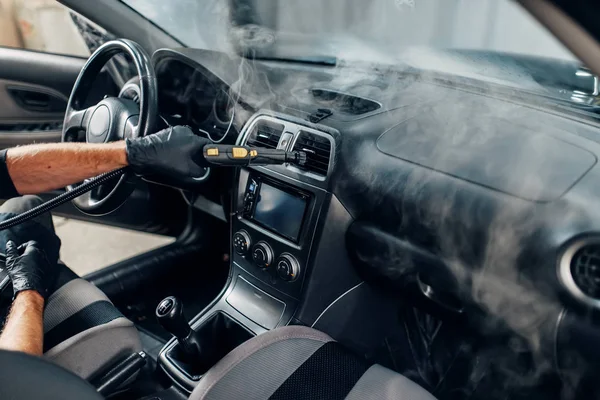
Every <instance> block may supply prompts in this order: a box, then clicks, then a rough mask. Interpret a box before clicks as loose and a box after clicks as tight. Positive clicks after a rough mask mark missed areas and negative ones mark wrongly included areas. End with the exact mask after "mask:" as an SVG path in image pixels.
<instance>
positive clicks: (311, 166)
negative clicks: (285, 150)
mask: <svg viewBox="0 0 600 400" xmlns="http://www.w3.org/2000/svg"><path fill="white" fill-rule="evenodd" d="M294 151H303V152H305V153H306V165H305V166H304V167H303V169H305V170H307V171H310V172H313V173H315V174H317V175H322V176H327V170H328V169H329V161H330V159H331V142H330V141H329V139H327V138H326V137H323V136H319V135H316V134H314V133H310V132H305V131H301V132H300V133H299V134H298V138H297V139H296V143H295V144H294Z"/></svg>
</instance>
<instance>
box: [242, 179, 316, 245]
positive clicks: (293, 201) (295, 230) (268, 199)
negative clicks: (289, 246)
mask: <svg viewBox="0 0 600 400" xmlns="http://www.w3.org/2000/svg"><path fill="white" fill-rule="evenodd" d="M307 200H308V199H307V198H306V197H304V196H302V195H299V194H292V193H288V192H286V191H283V190H281V189H278V188H276V187H273V186H271V185H268V184H266V183H262V184H261V186H260V191H259V193H258V198H257V201H256V207H255V209H254V215H253V219H254V221H256V222H258V223H259V224H261V225H263V226H264V227H265V228H268V229H271V230H273V231H275V232H277V233H279V234H281V235H283V236H285V237H287V238H288V239H291V240H293V241H295V242H297V241H298V237H299V236H300V229H301V228H302V220H303V218H304V213H305V212H306V206H307V205H308V201H307Z"/></svg>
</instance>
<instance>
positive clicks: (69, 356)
mask: <svg viewBox="0 0 600 400" xmlns="http://www.w3.org/2000/svg"><path fill="white" fill-rule="evenodd" d="M42 202H43V201H42V199H41V198H39V197H37V196H31V195H28V196H23V197H17V198H12V199H9V200H7V201H6V202H4V203H3V204H2V205H1V206H0V213H1V214H3V215H9V216H10V215H12V214H21V213H23V212H25V211H28V210H30V209H32V208H33V207H36V206H38V205H40V204H42ZM49 237H52V238H54V239H55V240H58V239H57V238H56V233H55V231H54V225H53V223H52V218H51V217H50V214H49V213H46V214H42V215H40V216H39V217H36V218H34V219H33V220H32V221H28V222H27V223H26V224H23V225H20V226H17V227H16V228H14V229H12V228H11V229H9V230H6V231H3V232H0V242H2V243H0V246H5V243H6V241H7V240H8V239H10V240H13V241H15V242H16V243H24V242H26V241H28V240H38V242H41V241H43V240H47V238H49ZM58 268H59V270H58V274H57V275H58V276H57V280H56V284H55V286H54V291H53V292H52V294H51V295H50V296H49V297H48V300H47V302H46V307H45V309H44V356H45V357H46V358H47V359H48V360H50V361H52V362H53V363H55V364H58V365H60V366H62V367H64V368H66V369H68V370H70V371H72V372H74V373H75V374H77V375H79V376H80V377H81V378H83V379H86V380H89V379H90V378H92V377H94V375H96V374H97V373H101V372H102V371H104V370H106V369H109V368H110V367H111V366H113V365H115V364H116V363H118V362H119V361H121V360H122V359H124V358H126V357H128V356H130V355H131V354H133V353H138V352H140V351H141V350H142V343H141V340H140V337H139V334H138V331H137V329H136V327H135V325H134V324H133V322H131V321H130V320H129V319H127V318H125V317H124V316H123V314H121V312H119V310H117V308H116V307H115V306H114V305H113V304H112V302H111V301H110V300H109V299H108V297H107V296H106V295H105V294H104V293H103V292H102V291H101V290H100V289H98V288H97V287H96V286H94V285H92V284H91V283H90V282H88V281H86V280H85V279H82V278H80V277H79V276H77V275H76V274H75V273H74V272H73V271H71V270H70V269H69V268H67V266H65V265H64V264H62V263H61V262H60V261H59V264H58Z"/></svg>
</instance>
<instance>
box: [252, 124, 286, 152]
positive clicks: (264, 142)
mask: <svg viewBox="0 0 600 400" xmlns="http://www.w3.org/2000/svg"><path fill="white" fill-rule="evenodd" d="M282 133H283V125H280V124H276V123H272V122H267V121H261V122H259V123H258V124H256V125H255V126H254V128H253V130H252V133H251V134H250V136H249V137H248V141H247V142H246V144H247V145H248V146H252V147H264V148H267V149H276V148H277V145H278V144H279V139H280V138H281V134H282Z"/></svg>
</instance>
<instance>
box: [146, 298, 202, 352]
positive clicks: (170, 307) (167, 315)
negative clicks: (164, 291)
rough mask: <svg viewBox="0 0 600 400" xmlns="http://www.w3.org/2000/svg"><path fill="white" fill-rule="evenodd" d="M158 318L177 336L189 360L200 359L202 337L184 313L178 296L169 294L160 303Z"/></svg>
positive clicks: (157, 309) (157, 310)
mask: <svg viewBox="0 0 600 400" xmlns="http://www.w3.org/2000/svg"><path fill="white" fill-rule="evenodd" d="M156 318H157V319H158V322H159V323H160V324H161V325H162V327H163V328H165V329H166V330H167V331H168V332H170V333H171V334H172V335H173V336H175V338H177V341H178V342H179V345H180V346H181V350H182V351H183V353H184V354H185V357H186V358H187V359H188V360H196V361H197V360H200V353H201V347H202V346H201V345H200V337H199V335H198V334H197V333H196V332H195V331H194V330H193V329H192V327H191V326H190V324H189V322H188V320H187V318H186V317H185V315H184V314H183V304H181V301H179V299H178V298H177V297H174V296H169V297H167V298H165V299H164V300H162V301H161V302H160V303H158V306H157V307H156Z"/></svg>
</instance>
